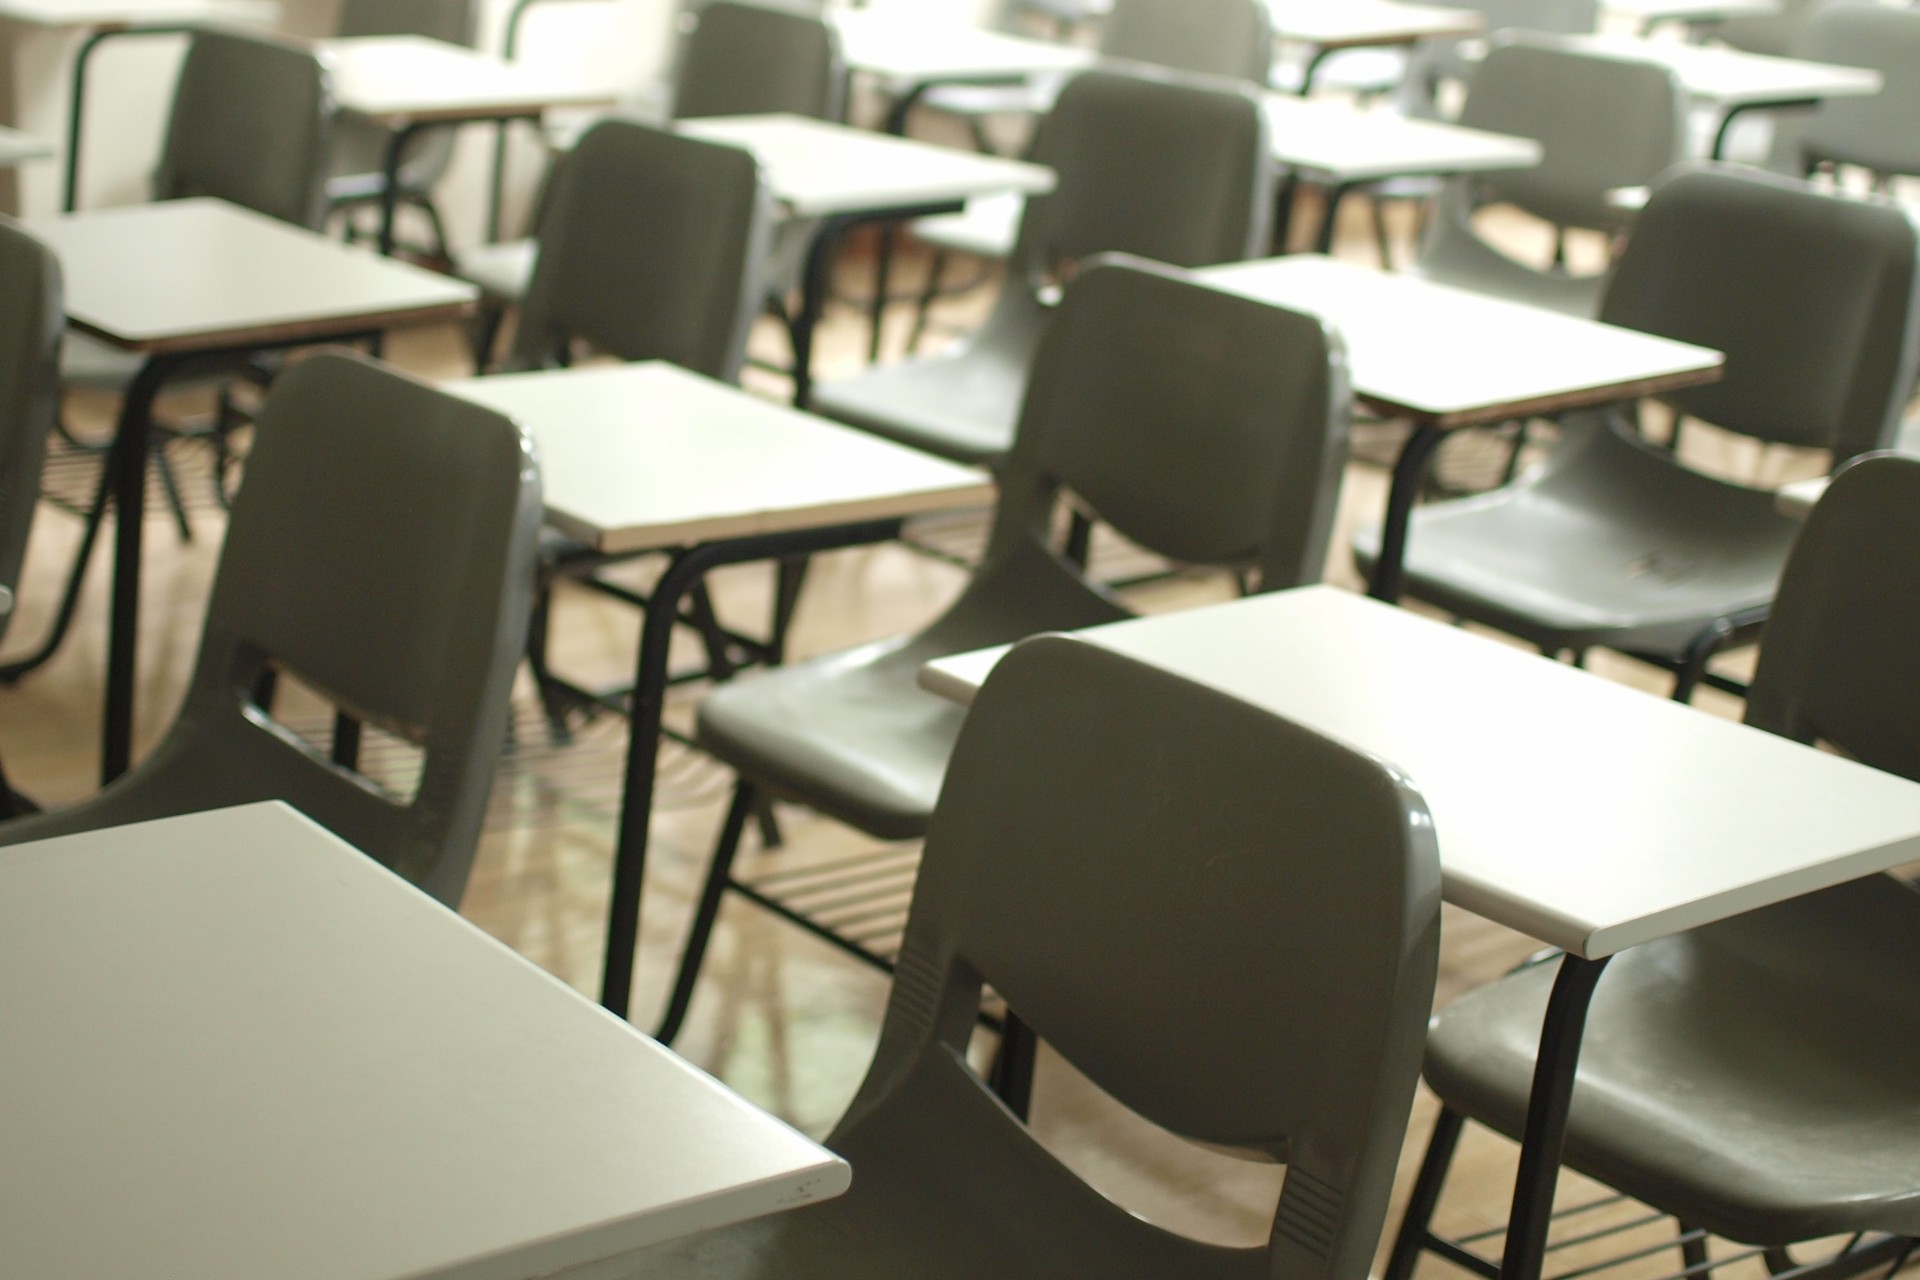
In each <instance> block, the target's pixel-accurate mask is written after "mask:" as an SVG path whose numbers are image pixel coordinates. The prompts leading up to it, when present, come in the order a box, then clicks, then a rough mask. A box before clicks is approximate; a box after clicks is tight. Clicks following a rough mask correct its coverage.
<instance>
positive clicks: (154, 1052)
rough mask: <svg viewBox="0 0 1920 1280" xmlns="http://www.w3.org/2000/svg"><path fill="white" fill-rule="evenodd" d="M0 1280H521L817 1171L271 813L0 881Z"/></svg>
mask: <svg viewBox="0 0 1920 1280" xmlns="http://www.w3.org/2000/svg"><path fill="white" fill-rule="evenodd" d="M0 949H3V950H4V951H5V954H6V957H7V959H6V961H5V963H0V1008H4V1009H5V1010H6V1011H7V1012H6V1020H7V1036H6V1044H7V1048H6V1052H5V1053H0V1203H4V1204H5V1205H6V1207H7V1208H6V1212H5V1213H0V1273H4V1274H5V1275H6V1276H8V1277H9V1280H68V1278H70V1277H80V1276H86V1277H91V1278H93V1280H114V1278H120V1277H125V1278H128V1280H131V1278H132V1277H136V1276H181V1277H186V1276H191V1277H194V1278H195V1280H243V1278H244V1280H259V1278H260V1277H267V1276H272V1277H275V1278H276V1280H323V1278H324V1280H334V1278H336V1277H341V1276H357V1277H364V1278H365V1280H401V1278H402V1277H409V1278H418V1277H426V1276H435V1277H465V1278H467V1280H533V1278H534V1277H541V1276H550V1275H554V1274H556V1273H559V1272H563V1271H571V1270H572V1269H573V1268H578V1267H584V1266H588V1265H592V1264H605V1263H608V1262H611V1261H613V1260H616V1259H618V1258H621V1257H623V1256H625V1255H627V1254H630V1253H633V1252H636V1251H638V1250H640V1249H644V1248H646V1247H648V1246H650V1245H654V1244H657V1243H659V1242H661V1241H664V1240H671V1239H674V1238H677V1237H680V1236H685V1235H690V1234H693V1233H695V1232H699V1231H703V1230H708V1229H711V1228H714V1227H719V1226H724V1225H728V1224H731V1223H735V1222H740V1221H744V1220H746V1219H749V1218H755V1217H760V1216H762V1215H765V1214H769V1213H773V1212H776V1211H779V1210H784V1209H790V1208H793V1207H795V1206H798V1205H803V1204H805V1203H806V1202H808V1201H814V1200H824V1199H829V1198H831V1197H833V1196H836V1195H838V1194H840V1193H841V1192H842V1191H844V1190H845V1189H846V1187H847V1185H848V1182H849V1173H848V1169H847V1166H846V1164H845V1162H843V1161H842V1160H840V1159H839V1158H838V1157H837V1156H835V1155H833V1154H832V1153H831V1152H829V1151H826V1150H824V1149H823V1148H821V1147H820V1146H818V1145H817V1144H815V1143H813V1142H811V1141H809V1140H808V1139H806V1138H803V1137H801V1136H800V1135H799V1134H797V1133H795V1132H794V1131H793V1130H791V1129H789V1128H788V1127H787V1126H786V1125H784V1124H782V1123H781V1122H780V1121H778V1120H776V1119H774V1118H773V1117H772V1116H769V1115H767V1114H765V1113H764V1112H762V1111H760V1110H759V1109H758V1108H756V1107H754V1106H753V1105H751V1104H750V1103H747V1102H745V1101H744V1100H742V1099H741V1098H739V1097H738V1096H736V1095H735V1094H733V1093H732V1092H730V1091H729V1090H728V1089H727V1088H726V1087H725V1086H723V1085H721V1084H719V1083H718V1082H717V1081H714V1080H713V1079H711V1078H709V1077H708V1076H706V1075H705V1074H704V1073H703V1072H701V1071H700V1070H699V1069H697V1068H695V1067H693V1066H691V1065H689V1064H688V1063H686V1062H684V1061H683V1060H681V1059H680V1058H678V1057H675V1056H674V1055H673V1054H672V1053H670V1052H669V1051H668V1050H666V1049H665V1048H662V1047H661V1046H660V1045H658V1044H655V1043H654V1042H653V1041H651V1040H649V1039H647V1038H646V1037H645V1036H643V1035H640V1034H639V1033H638V1032H635V1031H634V1030H632V1029H631V1028H629V1027H627V1026H625V1025H624V1024H622V1023H620V1022H618V1021H616V1020H615V1019H612V1018H609V1017H607V1016H606V1015H605V1014H604V1013H603V1012H602V1011H601V1010H599V1009H596V1008H595V1007H594V1006H593V1005H592V1004H591V1003H590V1002H588V1001H587V1000H584V999H582V998H581V997H580V996H579V995H577V994H576V993H574V992H573V991H571V990H569V989H568V988H567V987H566V986H564V985H563V984H561V983H560V982H558V981H556V980H555V979H553V978H552V977H550V976H548V975H547V974H545V973H543V972H541V971H540V970H539V969H537V968H535V967H534V966H533V965H531V964H529V963H528V962H527V961H525V960H523V959H521V958H520V957H519V956H517V955H515V954H514V953H513V952H512V951H510V950H508V949H507V948H506V947H505V946H503V945H501V944H500V943H498V942H496V941H494V940H493V939H492V938H489V937H488V936H486V935H485V934H484V933H482V932H481V931H480V930H478V929H476V928H474V927H473V926H472V925H470V924H468V923H467V922H466V921H464V920H462V919H461V918H460V917H459V916H457V915H455V914H454V913H453V912H451V911H449V910H447V909H446V908H444V907H442V906H440V905H439V904H438V903H435V902H434V901H432V900H431V899H430V898H428V897H427V896H426V895H425V894H422V893H420V892H419V891H418V890H416V889H414V888H413V887H412V886H410V885H408V884H407V883H405V882H404V881H402V880H401V879H399V878H398V877H397V876H395V875H393V874H392V873H391V872H389V871H387V870H385V869H384V868H382V867H380V866H378V865H377V864H375V863H374V862H373V861H372V860H370V859H368V858H367V857H365V856H364V855H363V854H361V853H360V852H359V851H357V850H355V849H354V848H353V847H352V846H350V845H348V844H346V843H345V842H344V841H341V840H340V839H338V838H336V837H335V836H333V835H332V834H330V833H329V832H327V831H325V830H324V829H322V828H321V827H320V826H318V825H317V824H315V823H313V822H310V821H308V820H307V819H306V818H304V817H302V816H301V815H300V814H298V813H296V812H294V810H292V809H290V808H288V807H287V806H285V805H282V804H277V803H276V804H258V805H248V806H245V807H241V808H236V809H225V810H218V811H215V812H212V813H202V814H194V815H192V816H189V817H184V818H172V819H166V820H163V821H159V822H149V823H141V824H137V825H134V826H128V827H119V828H115V829H111V830H106V831H99V832H92V833H88V834H85V835H78V836H69V837H66V838H63V839H57V840H46V841H42V842H40V843H37V844H28V845H21V846H19V847H17V848H14V849H9V850H8V851H7V856H6V857H5V858H4V859H0Z"/></svg>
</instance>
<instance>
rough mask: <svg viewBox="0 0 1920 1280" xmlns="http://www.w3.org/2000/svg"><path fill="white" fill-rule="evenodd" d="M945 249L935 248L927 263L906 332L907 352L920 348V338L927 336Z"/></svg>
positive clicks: (943, 269)
mask: <svg viewBox="0 0 1920 1280" xmlns="http://www.w3.org/2000/svg"><path fill="white" fill-rule="evenodd" d="M946 270H947V251H946V250H945V249H935V250H934V251H933V261H932V262H930V263H928V264H927V282H926V284H925V285H923V286H922V287H921V289H920V298H919V301H918V302H916V303H915V304H914V311H913V329H912V331H911V332H910V333H908V334H907V353H908V354H909V355H911V354H913V353H914V352H917V351H919V350H920V341H921V339H923V338H925V337H926V336H927V327H928V325H929V324H931V323H932V320H933V304H934V301H935V300H936V299H937V298H939V296H940V277H941V276H942V275H945V274H946Z"/></svg>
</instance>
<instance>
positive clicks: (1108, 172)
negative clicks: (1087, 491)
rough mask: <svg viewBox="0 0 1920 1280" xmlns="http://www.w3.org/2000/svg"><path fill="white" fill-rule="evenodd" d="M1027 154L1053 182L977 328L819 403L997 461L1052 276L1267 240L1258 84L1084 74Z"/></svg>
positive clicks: (1033, 210) (1179, 259)
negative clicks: (946, 351) (1104, 260)
mask: <svg viewBox="0 0 1920 1280" xmlns="http://www.w3.org/2000/svg"><path fill="white" fill-rule="evenodd" d="M1033 159H1034V160H1035V161H1036V162H1037V163H1040V164H1045V165H1049V166H1051V167H1052V168H1053V169H1054V171H1055V173H1056V174H1057V175H1058V179H1059V181H1058V185H1057V186H1056V187H1055V188H1054V190H1053V191H1052V193H1050V194H1049V195H1047V196H1046V197H1045V198H1043V199H1037V200H1033V201H1030V202H1029V203H1028V205H1027V210H1026V213H1025V215H1024V216H1023V217H1022V219H1021V222H1020V237H1019V244H1018V247H1017V249H1016V251H1015V263H1016V266H1015V267H1014V269H1013V270H1011V271H1010V272H1009V276H1008V280H1007V284H1006V287H1005V289H1004V290H1003V291H1002V293H1001V296H1000V300H999V302H998V304H997V305H996V306H995V308H994V310H993V313H992V315H991V316H989V317H988V319H987V322H986V325H985V326H984V327H983V328H982V329H981V331H980V332H979V333H978V334H976V335H975V336H974V337H973V338H972V339H971V340H970V341H969V342H968V343H967V344H966V345H965V346H964V347H963V348H962V349H961V350H960V351H958V352H957V353H955V354H951V355H942V356H934V357H925V358H918V359H911V360H907V361H905V362H903V363H900V364H896V365H891V366H887V367H883V368H877V369H870V370H868V371H866V372H865V373H862V374H858V375H855V376H854V377H851V378H847V379H843V380H841V381H839V382H831V383H827V384H825V385H824V386H821V387H819V388H817V389H816V390H815V392H814V396H813V402H812V405H811V406H810V407H811V408H813V409H814V410H816V411H817V412H820V413H824V414H826V415H827V416H829V417H833V418H838V419H840V420H841V421H843V422H847V423H851V424H852V425H854V426H856V427H861V428H864V429H865V430H868V431H872V432H874V433H875V434H877V435H883V436H887V437H889V438H891V439H894V440H899V441H901V442H903V443H905V444H910V445H913V446H914V447H916V448H920V449H925V450H927V451H928V452H930V453H937V454H940V455H942V456H943V457H948V458H953V459H956V460H959V461H962V462H973V463H987V464H995V463H998V462H999V461H1000V459H1001V458H1002V457H1003V456H1004V455H1005V453H1006V451H1007V450H1008V448H1009V447H1010V446H1011V445H1012V443H1013V423H1014V419H1015V417H1016V416H1017V415H1018V413H1019V409H1020V398H1021V394H1022V391H1023V390H1024V388H1025V385H1026V379H1027V365H1028V362H1029V361H1030V360H1031V359H1032V354H1033V348H1034V344H1035V342H1036V341H1037V340H1038V338H1039V334H1040V330H1041V328H1042V325H1043V323H1044V320H1045V315H1046V308H1045V307H1044V305H1043V304H1042V301H1041V296H1040V295H1041V290H1042V289H1043V288H1044V287H1045V286H1046V285H1047V284H1048V283H1049V282H1050V281H1051V280H1053V279H1055V278H1058V277H1060V276H1061V275H1065V274H1071V271H1072V269H1073V264H1075V263H1076V262H1078V261H1080V260H1082V259H1085V258H1087V257H1089V256H1090V255H1092V254H1096V253H1104V252H1123V253H1131V254H1138V255H1140V256H1142V257H1146V258H1151V259H1153V260H1155V261H1158V262H1166V263H1171V264H1173V265H1176V266H1182V267H1199V266H1206V265H1209V264H1212V263H1218V262H1236V261H1239V260H1241V259H1243V258H1249V257H1252V256H1254V254H1255V253H1256V252H1257V251H1258V249H1259V247H1260V246H1262V245H1264V244H1265V243H1266V235H1267V223H1268V217H1269V214H1270V211H1271V209H1272V207H1273V171H1272V164H1271V161H1270V158H1269V149H1268V145H1267V132H1266V119H1265V116H1264V114H1263V113H1262V112H1261V110H1260V104H1259V101H1258V99H1257V98H1256V97H1255V96H1254V94H1253V93H1252V91H1251V90H1234V89H1228V88H1222V87H1204V86H1201V85H1197V84H1192V83H1183V82H1178V81H1174V80H1165V79H1153V78H1148V77H1147V76H1144V75H1130V74H1122V73H1118V72H1111V71H1089V72H1085V73H1083V74H1081V75H1079V76H1077V77H1075V78H1074V79H1073V80H1072V81H1071V82H1070V83H1069V84H1068V85H1067V87H1066V89H1065V90H1063V91H1062V93H1061V95H1060V101H1059V102H1058V103H1057V104H1056V105H1055V106H1054V109H1053V110H1052V111H1051V112H1050V113H1049V114H1048V115H1047V116H1046V117H1045V119H1044V120H1042V122H1041V125H1040V131H1039V134H1038V136H1037V137H1036V138H1035V140H1034V148H1033Z"/></svg>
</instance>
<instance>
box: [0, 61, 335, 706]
mask: <svg viewBox="0 0 1920 1280" xmlns="http://www.w3.org/2000/svg"><path fill="white" fill-rule="evenodd" d="M334 114H335V113H334V108H333V102H332V94H331V91H330V89H329V86H328V79H327V73H326V69H325V68H324V67H323V66H322V64H321V62H320V59H319V58H318V57H316V56H315V55H314V53H313V52H312V50H311V49H309V48H307V47H306V46H304V45H296V44H291V43H282V42H280V41H278V40H273V39H267V38H260V37H256V36H248V35H239V34H235V33H231V32H224V31H200V32H196V33H195V34H194V36H193V39H192V42H191V44H190V45H189V46H188V49H187V56H186V59H185V61H184V62H183V63H182V64H181V68H180V78H179V81H178V83H177V85H176V87H175V89H174V96H173V105H172V109H171V112H170V113H169V116H168V121H167V130H166V134H165V140H164V142H163V145H162V151H161V156H160V164H159V167H158V169H157V170H156V171H155V174H154V179H153V197H154V199H155V200H176V199H182V198H185V197H189V196H213V197H217V198H219V199H221V200H226V201H229V202H230V203H233V204H237V205H240V206H242V207H244V208H248V209H252V210H253V211H254V212H256V213H262V214H265V215H267V216H268V217H271V218H278V219H280V220H281V221H283V222H290V223H293V224H294V225H296V226H301V227H307V228H311V229H318V227H319V226H320V225H321V223H322V221H323V220H324V218H325V215H326V172H327V157H328V154H329V150H328V149H329V147H330V145H331V139H332V134H333V125H334ZM144 362H145V357H144V356H141V355H139V354H137V353H134V352H129V351H122V350H121V349H120V348H118V347H112V346H108V345H107V344H106V343H104V342H100V341H98V340H96V339H93V338H89V337H87V336H86V335H85V334H73V335H71V336H70V337H69V338H68V339H67V340H66V343H65V344H64V346H63V348H62V351H61V358H60V376H61V380H62V381H63V383H65V385H67V386H68V387H84V388H88V389H90V390H94V391H102V392H106V393H109V394H113V395H119V394H122V393H124V391H125V390H126V388H127V386H128V385H129V384H130V383H132V381H133V379H134V377H135V375H137V374H138V373H139V372H140V369H141V366H142V365H143V363H144ZM275 367H276V365H275V363H274V362H266V363H256V362H252V361H244V360H242V361H236V362H235V364H234V365H233V366H232V367H231V368H229V369H206V370H203V371H200V372H198V373H196V375H195V380H196V381H200V382H208V381H211V382H213V383H215V384H225V383H227V382H230V381H231V380H233V379H234V378H235V377H244V378H246V379H247V380H248V381H251V382H254V383H256V384H263V383H265V382H266V381H267V380H268V378H269V377H270V376H271V374H272V370H273V369H274V368H275ZM176 385H177V384H176ZM243 420H244V419H243V416H242V415H240V414H239V413H238V412H237V410H236V409H235V408H234V406H233V403H232V401H231V400H230V399H229V398H228V397H227V396H226V395H225V394H224V391H223V392H222V394H221V395H220V397H219V400H218V407H217V408H216V410H215V413H214V415H213V418H212V421H211V422H210V423H207V424H204V425H202V424H193V425H188V424H183V423H179V422H162V423H160V424H158V428H159V429H158V430H157V431H156V434H155V440H156V444H155V448H154V452H153V459H154V465H155V467H156V470H157V471H158V473H159V477H160V481H161V485H162V489H163V491H164V492H165V494H166V495H167V498H168V501H169V504H170V506H171V508H172V511H173V515H174V521H175V524H176V527H177V528H178V531H179V534H180V537H181V540H182V541H187V540H189V539H191V537H192V532H193V531H192V527H191V526H190V525H189V524H188V522H187V514H186V502H185V499H184V497H183V495H182V493H181V490H180V486H179V484H178V483H177V481H176V479H175V476H174V473H173V469H172V467H171V465H170V463H169V462H168V459H167V454H166V449H167V444H168V442H169V441H171V440H177V439H179V438H180V437H181V436H194V437H200V438H203V439H204V440H205V441H206V443H207V444H208V445H209V447H210V448H211V449H212V450H213V455H214V457H213V468H212V474H213V488H214V497H215V498H216V499H217V500H219V501H221V502H225V501H226V499H227V496H228V493H229V491H230V489H231V487H232V484H233V482H234V476H235V474H236V465H237V462H238V458H237V456H236V455H235V454H234V452H233V450H232V449H231V447H230V438H231V435H232V433H233V431H234V429H235V428H236V427H237V426H238V425H239V424H240V423H241V422H242V421H243ZM59 429H60V431H61V435H62V445H63V446H64V447H63V449H62V450H61V452H63V453H73V452H79V453H86V454H93V455H96V456H97V457H98V458H99V459H100V461H99V463H98V465H99V467H100V475H99V478H98V480H97V481H95V482H94V494H93V497H92V499H91V501H90V502H89V503H88V505H87V506H86V507H85V508H81V507H79V506H77V505H68V504H65V503H62V504H61V505H66V506H67V507H68V509H69V510H71V511H73V512H74V513H75V514H77V515H80V516H82V517H83V518H84V519H85V520H86V531H85V533H84V534H83V535H82V538H81V542H80V548H79V551H78V553H77V555H76V556H75V559H74V566H73V569H72V571H71V573H70V574H69V575H68V580H67V588H66V591H65V594H64V595H63V597H62V600H61V604H60V607H59V609H58V610H57V611H56V614H55V620H54V624H53V626H52V628H51V630H50V634H49V636H48V638H47V639H46V641H45V642H44V643H42V645H41V646H40V647H39V648H38V649H36V650H35V651H34V652H33V653H32V654H31V655H29V656H27V657H26V658H23V659H22V660H20V661H18V662H15V663H12V664H10V665H9V666H8V667H6V668H5V670H4V671H0V679H7V680H14V679H18V678H19V677H20V676H22V675H24V674H26V673H27V672H29V671H31V670H33V669H34V668H36V667H38V666H40V665H41V664H42V663H43V662H45V661H46V660H47V658H49V657H51V656H52V654H53V652H54V650H55V649H57V648H58V647H59V644H60V642H61V640H62V639H63V638H64V636H65V634H66V631H67V627H68V625H69V623H70V622H71V621H72V618H73V613H74V610H75V609H76V608H77V607H78V604H79V600H80V585H81V580H82V578H83V577H84V575H85V573H86V568H87V563H88V560H89V559H90V557H91V555H92V551H93V546H94V542H95V540H96V538H97V535H98V532H99V529H100V526H101V523H102V522H103V521H104V519H105V516H106V510H107V477H106V468H105V465H104V457H105V453H106V448H107V446H106V444H105V442H100V441H88V440H81V439H79V438H78V437H76V436H74V435H73V434H72V433H71V432H69V431H67V430H66V429H65V428H64V426H62V427H60V428H59Z"/></svg>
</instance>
